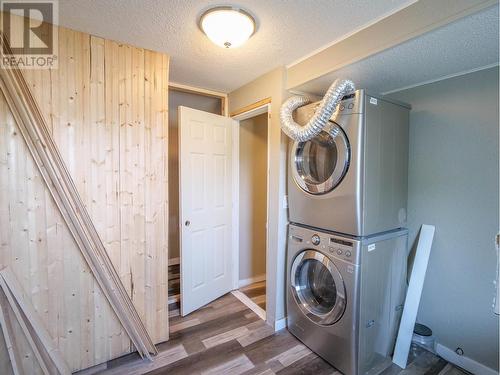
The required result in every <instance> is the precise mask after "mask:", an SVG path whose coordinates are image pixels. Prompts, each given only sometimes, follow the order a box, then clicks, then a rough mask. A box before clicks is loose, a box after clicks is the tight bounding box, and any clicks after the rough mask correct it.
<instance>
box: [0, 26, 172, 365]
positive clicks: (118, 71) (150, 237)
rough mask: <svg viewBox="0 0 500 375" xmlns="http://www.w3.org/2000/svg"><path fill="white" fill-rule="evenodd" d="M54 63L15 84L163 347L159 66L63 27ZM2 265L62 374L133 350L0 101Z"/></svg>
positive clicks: (161, 61)
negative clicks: (56, 353)
mask: <svg viewBox="0 0 500 375" xmlns="http://www.w3.org/2000/svg"><path fill="white" fill-rule="evenodd" d="M58 56H59V62H58V64H59V66H58V69H54V70H24V71H23V73H24V76H25V78H26V80H27V82H28V83H29V85H30V88H31V91H32V93H33V95H34V96H35V98H36V99H37V102H38V104H39V107H40V108H41V110H42V111H43V113H44V116H45V119H46V121H47V123H48V124H49V126H50V128H51V134H52V137H53V138H54V140H55V143H56V144H57V147H58V149H59V152H60V153H61V155H62V157H63V159H64V161H65V163H66V166H67V168H68V169H69V171H70V173H71V176H72V178H73V180H74V182H75V184H76V187H77V189H78V191H79V194H80V196H81V198H82V200H83V202H84V203H85V206H86V208H87V210H88V212H89V214H90V216H91V218H92V221H93V223H94V225H95V227H96V229H97V231H98V233H99V236H100V237H101V239H102V241H103V243H104V245H105V247H106V250H107V251H108V253H109V255H110V257H111V260H112V262H113V265H114V267H115V268H116V270H117V272H118V274H119V276H120V279H121V281H122V283H123V285H124V286H125V288H126V290H127V292H128V293H129V295H130V296H131V299H132V301H133V303H134V305H135V307H136V309H137V311H138V313H139V315H140V317H141V319H142V320H143V322H144V324H145V325H146V328H147V330H148V333H149V334H150V336H151V337H152V339H153V341H154V342H155V343H159V342H163V341H166V340H167V339H168V277H167V268H168V249H167V243H168V242H167V238H168V232H167V231H168V226H167V212H168V210H167V208H168V202H167V159H166V158H167V144H168V142H167V119H168V113H167V112H168V63H169V58H168V56H166V55H164V54H161V53H157V52H152V51H148V50H144V49H140V48H136V47H132V46H129V45H125V44H119V43H117V42H114V41H109V40H105V39H102V38H98V37H94V36H91V35H88V34H85V33H81V32H76V31H72V30H68V29H65V28H59V52H58ZM5 266H9V267H10V269H11V270H12V271H13V272H14V274H15V276H16V278H17V279H18V281H19V282H20V284H21V286H22V287H23V289H24V291H25V292H26V295H27V296H29V298H30V300H31V302H32V304H33V306H34V307H35V309H36V311H37V314H38V315H39V316H40V318H41V320H42V322H43V323H44V324H45V327H46V328H47V330H48V331H49V333H50V335H51V337H52V339H53V340H54V343H55V344H56V346H57V347H58V348H59V350H60V351H61V352H62V354H63V356H64V359H65V360H66V362H67V364H68V366H69V368H70V369H71V370H72V371H76V370H79V369H84V368H87V367H90V366H93V365H96V364H99V363H102V362H105V361H107V360H109V359H112V358H116V357H118V356H120V355H123V354H125V353H127V352H130V351H133V350H134V348H133V347H132V346H131V343H130V340H129V338H128V336H127V334H126V332H125V331H124V329H123V328H122V326H121V325H120V323H119V322H118V320H117V318H116V316H115V314H114V312H113V311H112V309H111V307H110V306H109V304H108V302H107V300H106V299H105V297H104V296H103V294H102V293H101V291H100V289H99V286H98V285H97V283H96V282H95V280H94V277H93V276H92V274H91V272H90V270H89V268H88V267H87V265H86V263H85V261H84V259H83V257H82V255H81V254H80V251H79V249H78V247H77V246H76V244H75V242H74V240H73V238H72V236H71V234H70V232H69V230H68V229H67V228H66V226H65V223H64V221H63V219H62V216H61V214H60V213H59V211H58V208H57V207H56V205H55V203H54V201H53V200H52V197H51V196H50V194H49V192H48V190H47V188H46V186H45V183H44V181H43V179H42V178H41V176H40V173H39V171H38V169H37V166H36V165H35V163H34V161H33V160H32V156H31V154H30V153H29V151H28V148H27V146H26V144H25V143H24V140H23V138H22V136H21V135H20V134H19V131H18V130H17V128H16V124H15V121H14V119H13V117H12V115H11V113H10V110H9V108H8V106H7V104H6V102H5V98H4V97H3V96H1V97H0V268H3V267H5ZM16 329H17V331H16V337H17V336H20V337H21V336H22V333H21V332H20V330H19V328H16ZM0 338H1V337H0ZM18 345H19V346H21V347H22V348H25V350H24V351H23V353H22V365H23V369H24V370H25V372H26V373H30V374H31V373H33V374H36V373H41V370H40V368H39V367H37V366H38V364H37V361H36V360H35V359H34V358H33V354H32V353H31V352H30V350H29V349H28V348H29V346H28V345H26V343H24V344H23V341H22V338H20V339H19V342H18Z"/></svg>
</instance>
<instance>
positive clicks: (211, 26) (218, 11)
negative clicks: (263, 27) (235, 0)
mask: <svg viewBox="0 0 500 375" xmlns="http://www.w3.org/2000/svg"><path fill="white" fill-rule="evenodd" d="M199 25H200V28H201V29H202V30H203V32H204V33H205V34H206V35H207V36H208V38H209V39H210V40H211V41H212V42H214V43H215V44H217V45H218V46H221V47H225V48H234V47H239V46H241V45H242V44H243V43H245V42H246V41H247V40H248V38H250V37H251V36H252V34H253V33H254V32H255V20H254V18H253V17H252V16H251V15H250V14H249V13H247V12H246V11H244V10H242V9H239V8H233V7H216V8H212V9H209V10H207V11H206V12H205V13H203V15H202V16H201V18H200V24H199Z"/></svg>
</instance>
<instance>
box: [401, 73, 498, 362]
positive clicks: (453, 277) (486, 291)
mask: <svg viewBox="0 0 500 375" xmlns="http://www.w3.org/2000/svg"><path fill="white" fill-rule="evenodd" d="M391 96H392V97H394V98H396V99H400V100H403V101H405V102H407V103H410V104H411V105H412V107H413V108H412V110H411V112H410V154H409V168H408V172H409V176H408V182H409V183H408V186H409V189H408V228H409V230H410V244H412V243H414V242H415V238H416V236H417V233H418V230H419V228H420V226H421V225H422V224H423V223H426V224H433V225H435V226H436V234H435V236H434V243H433V245H432V252H431V257H430V259H429V266H428V269H427V274H426V280H425V284H424V289H423V292H422V300H421V302H420V309H419V312H418V318H417V320H418V321H419V322H421V323H423V324H426V325H428V326H429V327H431V328H432V330H433V332H434V335H435V337H436V341H437V342H438V343H440V344H443V345H444V346H445V347H447V348H449V349H451V350H452V351H454V350H455V349H456V348H457V347H460V348H462V349H463V350H464V356H465V357H469V358H472V359H473V360H475V361H477V362H479V363H482V364H484V365H486V366H488V367H490V368H492V369H494V370H496V371H498V316H496V315H494V314H493V308H492V302H493V296H494V294H495V293H494V286H493V280H494V279H495V272H496V269H495V264H496V262H497V259H496V254H495V244H494V237H495V235H496V233H497V232H498V230H499V219H498V214H499V212H498V204H499V202H498V200H499V198H498V191H499V190H498V189H499V186H498V184H499V176H498V160H499V151H498V141H499V139H498V136H499V134H498V132H499V126H498V121H499V117H498V67H496V68H493V69H488V70H483V71H481V72H476V73H472V74H467V75H465V76H462V77H457V78H452V79H447V80H444V81H441V82H437V83H432V84H429V85H424V86H420V87H417V88H413V89H409V90H405V91H402V92H399V93H397V94H392V95H391Z"/></svg>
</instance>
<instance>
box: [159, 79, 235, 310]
mask: <svg viewBox="0 0 500 375" xmlns="http://www.w3.org/2000/svg"><path fill="white" fill-rule="evenodd" d="M169 88H170V90H169V94H168V124H169V126H168V182H169V183H168V196H169V203H170V204H169V207H168V208H169V219H168V225H169V230H168V248H169V259H168V301H169V317H170V318H173V317H176V316H178V315H180V305H181V286H180V284H181V267H180V232H179V227H180V223H179V204H180V202H179V118H178V108H179V106H185V107H190V108H194V109H197V110H201V111H205V112H208V113H213V114H219V115H225V112H226V108H227V103H226V101H227V99H226V95H225V94H221V93H216V92H209V91H207V90H203V89H198V88H194V87H188V86H184V85H178V84H174V83H172V84H171V85H170V86H169Z"/></svg>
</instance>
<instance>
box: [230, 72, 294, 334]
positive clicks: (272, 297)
mask: <svg viewBox="0 0 500 375" xmlns="http://www.w3.org/2000/svg"><path fill="white" fill-rule="evenodd" d="M284 87H285V69H284V68H283V67H280V68H277V69H274V70H272V71H270V72H268V73H266V74H264V75H262V76H260V77H259V78H257V79H256V80H254V81H252V82H250V83H248V84H246V85H244V86H242V87H240V88H238V89H237V90H235V91H233V92H231V93H229V112H230V113H231V112H235V111H236V110H238V109H240V108H243V107H245V106H247V105H251V104H253V103H256V102H258V101H259V100H262V99H265V98H271V119H270V122H269V126H270V128H269V157H270V164H269V192H270V194H269V217H268V233H269V236H268V252H267V254H266V255H267V257H266V258H267V269H266V273H267V280H266V283H267V290H268V300H267V302H268V303H267V304H266V312H267V320H268V322H270V323H271V324H274V322H275V320H278V319H282V318H283V317H284V316H285V268H286V266H285V264H286V236H287V233H286V230H287V229H286V226H287V223H288V218H287V209H286V208H283V199H284V196H285V194H286V193H285V192H286V152H287V144H288V140H287V137H286V135H284V134H282V132H281V128H280V120H279V108H280V106H281V103H282V102H283V100H284V98H285V97H286V93H285V90H284Z"/></svg>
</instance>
